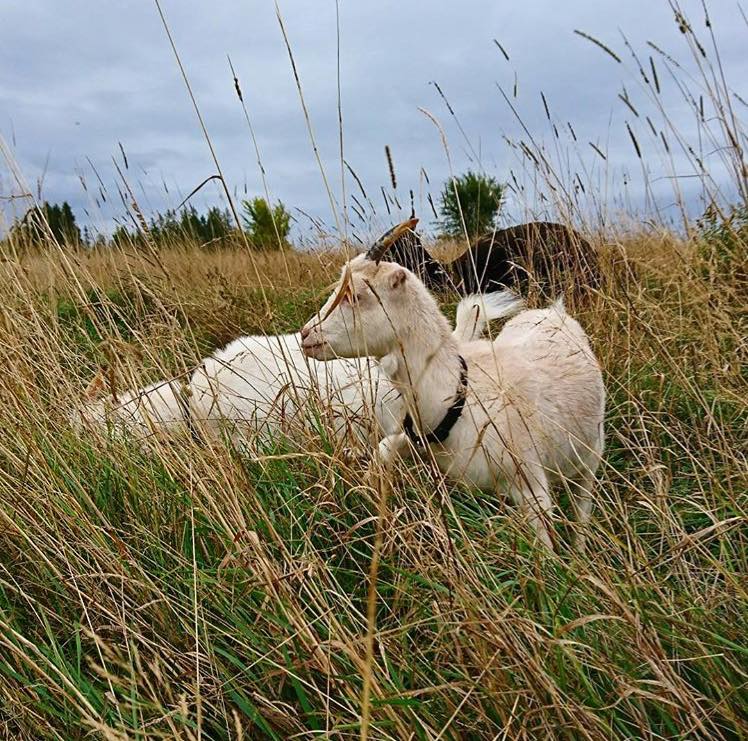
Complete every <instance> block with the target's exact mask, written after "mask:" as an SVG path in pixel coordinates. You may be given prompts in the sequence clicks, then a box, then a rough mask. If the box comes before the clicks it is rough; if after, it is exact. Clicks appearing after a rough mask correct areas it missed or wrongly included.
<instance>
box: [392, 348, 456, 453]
mask: <svg viewBox="0 0 748 741" xmlns="http://www.w3.org/2000/svg"><path fill="white" fill-rule="evenodd" d="M459 358H460V365H461V366H462V369H461V371H460V386H459V388H458V389H457V395H456V396H455V400H454V402H452V406H451V407H449V409H447V412H446V414H445V415H444V416H443V417H442V421H441V422H439V424H438V425H437V426H436V427H435V428H434V429H433V430H431V432H427V433H426V434H425V435H422V434H421V433H419V432H417V431H416V429H415V427H414V426H413V418H412V417H411V416H410V412H408V413H407V414H406V415H405V419H404V420H403V429H404V430H405V434H406V435H407V436H408V438H409V439H410V441H411V442H412V443H413V444H414V445H425V444H428V443H443V442H444V441H445V440H446V439H447V438H448V437H449V433H450V432H452V428H453V427H454V426H455V423H456V422H457V420H458V419H459V418H460V415H461V414H462V410H463V407H464V406H465V396H466V395H467V383H468V369H467V363H466V362H465V358H463V357H462V355H460V356H459Z"/></svg>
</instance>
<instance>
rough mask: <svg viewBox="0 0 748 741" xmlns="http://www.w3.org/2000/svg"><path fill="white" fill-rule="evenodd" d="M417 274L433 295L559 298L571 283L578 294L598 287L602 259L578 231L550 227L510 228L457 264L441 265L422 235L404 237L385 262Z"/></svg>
mask: <svg viewBox="0 0 748 741" xmlns="http://www.w3.org/2000/svg"><path fill="white" fill-rule="evenodd" d="M384 259H386V260H391V261H392V262H397V263H400V264H401V265H403V266H405V267H407V268H408V269H409V270H412V271H413V272H414V273H416V274H417V275H419V276H420V277H421V279H422V280H423V282H424V283H425V284H426V286H427V287H428V288H430V289H431V290H433V291H444V290H454V291H457V293H459V294H461V295H463V296H466V295H468V294H471V293H478V292H484V293H487V292H490V291H496V290H501V289H502V288H515V289H518V290H519V291H521V292H523V293H526V292H527V290H528V288H530V289H534V290H536V291H538V292H539V293H540V294H541V295H542V296H544V297H546V298H554V297H556V296H557V294H558V293H560V292H561V289H562V288H563V287H564V286H565V285H567V284H569V283H571V284H572V285H573V287H574V291H575V293H583V292H584V290H585V289H587V288H595V287H597V286H598V284H599V272H598V263H597V256H596V254H595V252H594V250H593V249H592V246H591V245H590V243H589V242H588V241H587V240H586V239H585V238H584V237H583V236H581V235H580V234H579V233H578V232H576V231H575V230H574V229H570V228H569V227H567V226H564V225H563V224H554V223H551V222H547V221H531V222H529V223H528V224H518V225H516V226H510V227H509V228H508V229H498V230H497V231H495V232H491V233H489V234H485V235H484V236H482V237H480V238H478V239H477V240H476V241H475V242H473V243H472V244H471V245H470V248H469V249H468V250H466V251H465V252H464V253H463V254H462V255H460V256H459V257H458V258H456V259H454V260H452V261H451V262H448V263H440V262H439V261H438V260H436V259H435V258H434V257H432V256H431V254H430V253H429V251H428V250H427V249H426V248H425V247H424V246H423V243H422V242H421V238H420V237H419V235H418V233H417V232H414V231H408V232H406V233H405V234H403V235H402V236H400V237H399V238H398V239H397V240H396V241H395V242H394V244H393V245H392V247H391V248H390V249H389V251H388V252H387V254H386V256H385V258H384Z"/></svg>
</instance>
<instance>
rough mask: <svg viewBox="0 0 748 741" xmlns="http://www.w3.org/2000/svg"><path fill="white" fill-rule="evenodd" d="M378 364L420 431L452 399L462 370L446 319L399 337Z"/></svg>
mask: <svg viewBox="0 0 748 741" xmlns="http://www.w3.org/2000/svg"><path fill="white" fill-rule="evenodd" d="M381 365H382V368H383V369H384V371H385V373H386V374H387V375H388V376H389V378H390V380H391V381H392V384H393V385H394V386H395V388H396V389H397V390H398V391H400V393H401V394H402V395H403V398H404V399H405V401H406V404H407V407H408V411H409V412H410V413H411V414H412V415H413V416H414V418H415V419H416V421H417V422H418V423H419V424H420V425H421V426H422V428H423V430H424V431H429V430H431V429H433V428H434V427H435V426H436V425H437V424H438V423H439V422H440V421H441V419H442V418H443V417H444V415H445V414H446V411H447V409H448V408H449V407H450V405H451V404H452V403H453V401H454V398H455V395H456V393H457V387H458V384H459V379H460V373H461V370H462V365H461V362H460V351H459V346H458V343H457V341H456V340H455V339H454V337H452V334H451V331H450V329H449V326H448V325H447V324H446V320H445V322H444V325H443V326H442V325H441V323H439V325H438V326H434V327H433V328H432V327H429V328H428V329H426V328H424V327H421V328H419V331H418V332H410V333H407V334H405V335H403V336H401V337H400V344H399V346H398V348H397V349H396V350H394V351H393V352H392V353H390V354H389V355H387V356H386V357H385V358H383V359H382V363H381Z"/></svg>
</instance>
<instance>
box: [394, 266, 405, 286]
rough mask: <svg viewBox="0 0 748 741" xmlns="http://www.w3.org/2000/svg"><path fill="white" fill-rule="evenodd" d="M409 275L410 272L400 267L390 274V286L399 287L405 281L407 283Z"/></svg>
mask: <svg viewBox="0 0 748 741" xmlns="http://www.w3.org/2000/svg"><path fill="white" fill-rule="evenodd" d="M407 277H408V274H407V273H406V272H405V271H404V270H403V269H402V268H398V269H397V270H395V272H394V273H392V275H391V276H390V288H399V287H400V286H401V285H402V284H403V283H405V279H406V278H407Z"/></svg>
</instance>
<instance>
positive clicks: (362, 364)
mask: <svg viewBox="0 0 748 741" xmlns="http://www.w3.org/2000/svg"><path fill="white" fill-rule="evenodd" d="M497 296H498V294H491V295H488V296H485V297H478V298H469V299H463V301H462V302H461V303H460V305H459V307H458V311H457V321H456V326H455V336H456V337H459V338H460V339H461V340H463V341H469V340H471V339H473V338H477V337H480V336H481V334H482V333H483V331H484V329H485V327H486V325H487V323H488V321H489V320H491V319H493V318H499V317H500V316H501V314H502V311H503V304H502V302H501V300H498V299H497V298H496V297H497ZM313 404H315V406H316V408H317V409H318V410H319V411H320V412H322V413H324V415H325V417H324V422H325V423H326V427H327V428H328V431H329V432H331V433H332V436H333V437H334V438H336V439H338V440H341V439H343V438H344V437H345V436H346V435H347V433H349V432H352V433H353V435H352V436H351V438H358V439H359V441H360V440H361V438H363V437H365V436H366V433H367V432H368V431H369V430H370V429H371V423H372V422H374V423H375V431H376V433H377V434H378V435H381V434H382V433H384V434H390V433H392V432H394V431H396V430H397V427H398V424H399V421H400V418H401V417H402V410H401V407H402V398H401V397H400V394H399V393H398V392H397V391H395V390H394V389H393V388H392V385H391V383H390V381H389V379H388V378H387V377H386V376H385V375H384V374H382V373H381V371H380V369H379V364H378V363H377V362H376V361H373V360H346V359H338V360H333V361H331V362H329V363H322V362H318V361H316V360H310V359H309V358H307V357H305V355H304V353H303V351H302V349H301V336H300V335H299V334H298V333H297V334H286V335H275V336H264V335H257V336H246V337H240V338H239V339H237V340H235V341H234V342H232V343H230V344H229V345H227V346H226V347H225V348H224V349H222V350H219V351H218V352H216V353H215V354H213V355H211V356H210V357H208V358H206V359H205V360H204V361H203V362H202V363H201V364H200V366H199V367H198V368H197V370H195V371H194V373H192V374H191V376H190V377H188V378H186V379H184V381H181V380H179V379H172V380H164V381H159V382H157V383H154V384H152V385H150V386H147V387H145V388H143V389H140V390H138V391H128V392H126V393H123V394H121V395H119V396H118V397H117V399H116V400H113V399H107V398H103V399H98V400H96V401H93V402H91V403H88V404H86V405H85V406H84V408H83V409H82V410H80V411H79V412H78V414H77V415H76V416H77V420H78V421H79V422H83V423H86V422H87V423H89V424H93V425H95V426H103V425H104V424H107V423H108V424H110V425H111V427H112V428H113V429H114V431H115V432H119V433H122V432H127V433H128V434H129V435H131V436H134V437H135V438H136V439H146V438H148V437H149V436H150V435H156V436H158V437H164V436H171V435H174V434H175V433H181V434H184V433H185V432H192V431H194V432H195V433H199V434H200V435H205V436H207V437H209V438H211V439H214V440H215V439H218V438H219V437H220V436H221V434H222V433H227V434H228V435H229V436H230V437H231V439H232V441H233V442H234V443H235V444H241V443H244V442H245V441H246V440H247V438H248V437H251V436H252V435H255V434H261V435H262V434H264V433H273V432H275V431H277V430H278V429H284V430H290V429H293V428H294V427H295V426H298V425H303V424H304V423H305V422H306V421H307V419H308V417H309V407H310V406H311V405H313Z"/></svg>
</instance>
